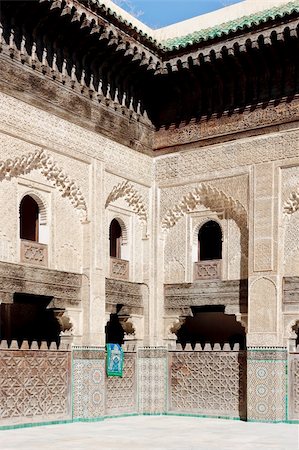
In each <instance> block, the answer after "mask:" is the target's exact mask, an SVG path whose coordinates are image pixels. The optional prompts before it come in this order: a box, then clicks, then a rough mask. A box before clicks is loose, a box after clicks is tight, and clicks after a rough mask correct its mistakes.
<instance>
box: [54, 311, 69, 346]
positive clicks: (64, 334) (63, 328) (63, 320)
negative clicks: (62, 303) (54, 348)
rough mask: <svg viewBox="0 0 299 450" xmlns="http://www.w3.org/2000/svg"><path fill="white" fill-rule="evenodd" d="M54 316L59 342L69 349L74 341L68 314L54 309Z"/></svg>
mask: <svg viewBox="0 0 299 450" xmlns="http://www.w3.org/2000/svg"><path fill="white" fill-rule="evenodd" d="M53 312H54V316H55V318H56V320H57V322H58V324H59V327H60V334H59V335H60V342H61V344H65V346H66V348H69V347H70V346H71V345H72V343H73V340H74V323H73V321H72V318H71V317H70V316H69V314H68V312H67V311H65V310H63V309H54V311H53Z"/></svg>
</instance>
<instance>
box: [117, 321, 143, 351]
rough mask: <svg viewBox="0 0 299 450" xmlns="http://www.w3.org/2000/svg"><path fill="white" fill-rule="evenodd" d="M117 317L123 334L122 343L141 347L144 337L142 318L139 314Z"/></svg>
mask: <svg viewBox="0 0 299 450" xmlns="http://www.w3.org/2000/svg"><path fill="white" fill-rule="evenodd" d="M118 317H119V321H120V324H121V326H122V328H123V330H124V332H125V335H124V341H130V342H132V341H133V342H134V343H135V344H139V345H141V344H142V341H143V337H144V317H143V316H142V315H139V314H130V315H128V314H119V315H118Z"/></svg>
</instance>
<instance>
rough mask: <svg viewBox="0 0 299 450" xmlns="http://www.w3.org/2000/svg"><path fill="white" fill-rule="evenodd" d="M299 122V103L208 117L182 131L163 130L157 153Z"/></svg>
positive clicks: (183, 126)
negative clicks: (272, 126) (266, 127)
mask: <svg viewBox="0 0 299 450" xmlns="http://www.w3.org/2000/svg"><path fill="white" fill-rule="evenodd" d="M298 119H299V99H297V100H293V101H292V102H291V103H286V102H283V103H281V104H279V105H277V106H274V104H272V105H268V106H267V108H262V105H260V106H259V107H257V108H256V109H255V110H254V111H251V110H250V108H248V109H247V110H245V111H244V112H242V113H241V112H239V113H238V112H237V111H236V114H232V115H228V114H225V115H223V116H222V117H221V118H219V117H216V116H215V117H211V118H210V119H209V120H208V119H207V118H206V117H205V118H202V119H201V120H200V121H199V122H195V121H194V122H192V121H191V122H190V123H189V124H185V123H182V124H181V125H180V127H179V128H176V127H175V125H172V126H170V127H169V128H168V129H165V128H161V129H160V130H159V131H158V132H156V133H155V135H154V149H155V150H158V149H162V148H165V147H171V146H176V145H182V144H190V143H191V142H197V141H201V140H204V139H210V138H215V137H218V136H224V135H228V134H232V133H239V132H244V131H248V130H250V129H256V128H260V127H261V124H262V125H263V127H265V126H271V125H280V124H281V123H287V122H290V121H293V120H298Z"/></svg>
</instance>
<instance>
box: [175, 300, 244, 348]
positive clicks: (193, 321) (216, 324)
mask: <svg viewBox="0 0 299 450" xmlns="http://www.w3.org/2000/svg"><path fill="white" fill-rule="evenodd" d="M224 309H225V308H224V306H221V305H220V306H203V307H194V308H192V311H193V317H187V319H186V322H185V323H184V325H182V327H181V328H180V330H179V331H178V333H177V337H178V342H179V343H180V344H182V345H183V346H185V345H186V344H187V343H188V344H189V343H190V344H191V345H192V346H193V347H194V346H195V345H196V344H197V343H199V344H201V345H202V346H204V345H205V344H208V343H209V344H211V345H214V344H216V343H219V344H220V345H221V346H223V345H224V344H225V343H229V344H230V345H231V346H233V345H234V344H236V343H239V344H240V349H241V350H243V349H245V342H246V333H245V330H244V327H242V325H241V324H240V323H239V322H237V320H236V317H235V315H228V314H225V313H224Z"/></svg>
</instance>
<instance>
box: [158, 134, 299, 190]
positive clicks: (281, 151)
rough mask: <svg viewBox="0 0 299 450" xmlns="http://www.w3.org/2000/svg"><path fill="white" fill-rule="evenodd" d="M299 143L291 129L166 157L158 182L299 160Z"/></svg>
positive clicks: (162, 182)
mask: <svg viewBox="0 0 299 450" xmlns="http://www.w3.org/2000/svg"><path fill="white" fill-rule="evenodd" d="M298 142H299V132H298V131H297V130H294V131H293V130H292V131H291V130H289V131H286V132H281V133H279V134H277V133H273V134H269V135H266V136H257V137H250V138H248V139H240V140H239V141H233V142H227V143H222V144H220V145H211V146H208V147H205V149H204V151H203V150H202V149H200V148H194V149H192V150H189V151H188V152H182V153H177V154H175V155H169V156H166V157H165V156H163V157H160V158H158V159H157V160H156V163H155V167H156V180H157V181H158V182H159V183H160V185H163V184H165V183H169V182H178V181H180V182H183V181H188V180H190V179H191V178H192V177H199V176H205V175H206V174H208V173H211V172H216V171H219V170H221V171H225V170H231V169H234V170H236V169H240V168H241V167H246V166H249V165H252V164H259V163H262V162H268V161H277V160H287V159H290V158H298Z"/></svg>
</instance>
